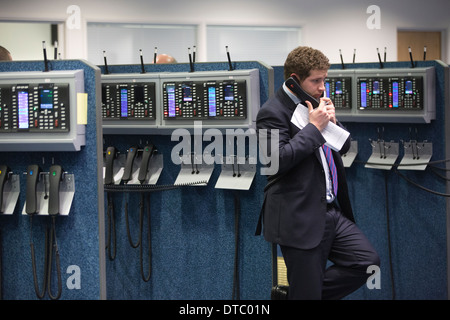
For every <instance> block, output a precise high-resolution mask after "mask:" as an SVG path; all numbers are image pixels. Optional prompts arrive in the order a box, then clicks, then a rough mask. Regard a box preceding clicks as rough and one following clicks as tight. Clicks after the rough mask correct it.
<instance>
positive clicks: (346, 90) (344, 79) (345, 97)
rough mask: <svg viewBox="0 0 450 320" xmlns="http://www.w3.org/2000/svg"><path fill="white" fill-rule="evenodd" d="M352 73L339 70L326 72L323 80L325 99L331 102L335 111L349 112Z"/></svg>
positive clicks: (350, 106)
mask: <svg viewBox="0 0 450 320" xmlns="http://www.w3.org/2000/svg"><path fill="white" fill-rule="evenodd" d="M352 86H353V72H350V73H348V72H346V71H345V70H339V71H338V72H335V71H333V70H329V71H328V76H327V78H326V79H325V91H326V95H327V97H329V98H330V99H331V101H333V104H334V107H335V108H336V110H350V109H351V108H352Z"/></svg>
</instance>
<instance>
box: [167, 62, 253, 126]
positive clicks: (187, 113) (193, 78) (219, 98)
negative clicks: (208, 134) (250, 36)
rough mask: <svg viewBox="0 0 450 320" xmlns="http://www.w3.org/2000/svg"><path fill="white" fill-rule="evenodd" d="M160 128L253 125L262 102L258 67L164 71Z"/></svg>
mask: <svg viewBox="0 0 450 320" xmlns="http://www.w3.org/2000/svg"><path fill="white" fill-rule="evenodd" d="M160 78H161V86H162V97H161V98H162V110H161V111H162V115H161V120H162V121H161V128H163V129H174V128H180V127H183V128H192V127H193V126H194V121H202V126H203V127H204V128H218V129H221V128H250V127H254V125H255V121H256V114H257V112H258V109H259V107H260V103H259V96H260V93H259V70H257V69H250V70H233V71H204V72H194V73H167V74H164V73H163V74H161V75H160Z"/></svg>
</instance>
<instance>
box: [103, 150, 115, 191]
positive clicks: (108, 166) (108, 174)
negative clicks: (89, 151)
mask: <svg viewBox="0 0 450 320" xmlns="http://www.w3.org/2000/svg"><path fill="white" fill-rule="evenodd" d="M116 155H117V151H116V148H115V147H108V148H107V149H106V154H105V184H113V183H114V177H113V165H114V159H115V158H116Z"/></svg>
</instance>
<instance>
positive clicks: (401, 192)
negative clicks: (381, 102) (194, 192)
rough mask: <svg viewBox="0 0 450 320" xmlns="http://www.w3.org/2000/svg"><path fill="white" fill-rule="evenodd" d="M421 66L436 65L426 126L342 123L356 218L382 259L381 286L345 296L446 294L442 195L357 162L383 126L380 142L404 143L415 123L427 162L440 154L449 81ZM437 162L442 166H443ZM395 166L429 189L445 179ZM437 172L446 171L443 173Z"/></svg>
mask: <svg viewBox="0 0 450 320" xmlns="http://www.w3.org/2000/svg"><path fill="white" fill-rule="evenodd" d="M428 66H434V67H435V68H436V120H433V121H432V122H431V123H430V124H407V123H363V122H346V123H344V125H345V126H346V127H347V129H348V130H349V131H350V133H351V135H352V138H353V140H356V141H358V147H359V148H358V155H357V157H356V160H355V162H354V163H353V164H352V166H351V167H349V168H347V169H346V172H347V180H348V183H349V191H350V195H351V200H352V204H353V207H354V213H355V217H356V220H357V223H358V225H359V226H360V228H361V229H362V230H363V231H364V232H365V234H366V235H367V237H368V238H369V239H370V240H371V241H372V243H373V245H374V246H375V248H376V249H377V251H378V253H379V254H380V257H381V289H368V288H367V286H363V287H362V288H361V289H359V290H358V291H356V292H354V293H353V294H352V295H350V296H348V297H347V299H447V246H446V241H447V233H446V216H447V213H446V198H445V197H442V196H438V195H434V194H432V193H428V192H426V191H424V190H421V189H419V188H417V187H416V186H413V185H412V184H410V183H408V182H406V181H405V180H404V179H402V178H401V177H399V176H398V175H397V174H396V173H395V172H394V171H393V170H389V171H385V170H377V169H368V168H365V167H364V164H365V162H367V160H368V159H369V157H370V155H371V152H372V147H371V145H370V143H369V139H372V140H376V139H377V138H378V136H377V129H378V128H382V127H384V140H386V141H391V140H393V141H395V142H400V140H403V141H409V140H410V139H411V137H410V134H409V129H410V128H412V129H413V130H415V129H417V132H418V137H417V139H418V141H423V140H427V141H429V142H433V156H432V158H431V161H438V160H443V159H445V134H444V115H445V110H444V106H445V100H444V98H445V96H444V95H445V90H446V89H445V88H446V87H445V86H446V85H447V86H448V84H446V83H445V72H447V71H446V69H447V67H446V66H443V65H442V64H440V63H439V62H436V61H426V62H423V61H422V62H417V67H428ZM378 67H379V64H378V63H364V64H363V63H361V64H350V65H347V66H346V69H357V68H378ZM409 67H410V64H409V62H408V63H407V62H404V63H403V62H395V63H385V64H384V68H385V69H388V68H409ZM340 68H341V65H333V66H332V69H340ZM282 72H283V68H282V67H276V68H274V73H275V88H278V87H279V86H280V85H281V83H282V81H283V79H282ZM403 155H404V152H403V145H402V144H400V154H399V157H398V160H397V163H399V162H400V160H401V159H402V157H403ZM436 166H439V167H441V168H445V166H446V164H445V163H440V164H437V165H436ZM399 171H400V173H402V174H403V175H405V176H406V177H408V178H409V179H410V180H413V181H415V182H417V183H418V184H420V185H423V186H425V187H427V188H429V189H431V190H434V191H437V192H440V193H445V192H446V189H445V183H446V182H445V181H444V180H443V179H441V178H439V177H437V175H435V174H434V173H433V171H432V170H431V169H430V167H428V168H427V169H426V170H425V171H423V172H422V171H406V170H401V169H400V168H399ZM438 172H439V173H440V174H442V175H444V176H445V172H444V171H441V170H438ZM385 183H386V185H387V191H386V190H385V186H386V185H385ZM387 211H388V212H389V220H387ZM387 221H389V224H388V222H387ZM388 226H389V229H390V233H389V234H390V243H391V252H390V253H389V242H388ZM391 266H392V272H391ZM391 276H392V277H391ZM392 279H393V280H392ZM392 283H393V284H394V285H392Z"/></svg>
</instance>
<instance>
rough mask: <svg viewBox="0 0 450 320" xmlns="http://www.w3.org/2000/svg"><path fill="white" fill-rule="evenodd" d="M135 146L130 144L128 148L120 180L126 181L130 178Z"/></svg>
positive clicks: (135, 152) (135, 151)
mask: <svg viewBox="0 0 450 320" xmlns="http://www.w3.org/2000/svg"><path fill="white" fill-rule="evenodd" d="M136 154H137V147H136V146H132V147H130V148H129V149H128V153H127V160H126V162H125V169H124V170H123V176H122V181H123V182H125V183H127V182H128V181H130V180H131V174H132V170H133V163H134V159H135V158H136Z"/></svg>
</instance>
